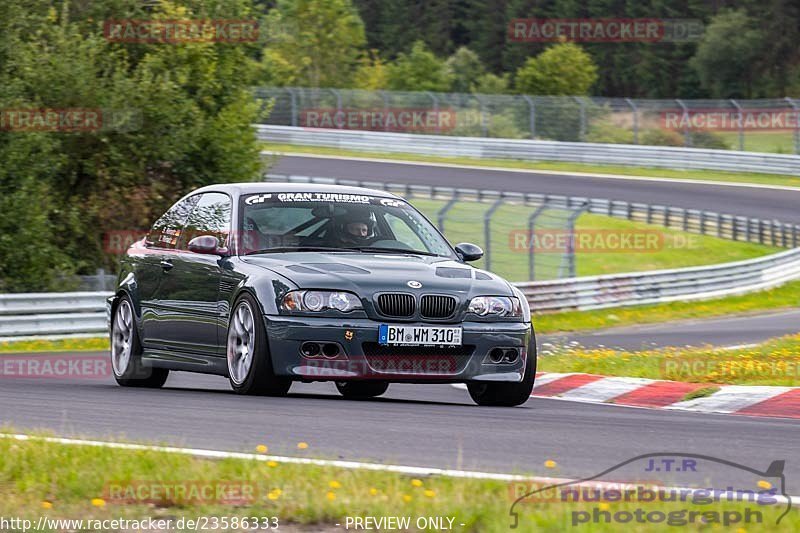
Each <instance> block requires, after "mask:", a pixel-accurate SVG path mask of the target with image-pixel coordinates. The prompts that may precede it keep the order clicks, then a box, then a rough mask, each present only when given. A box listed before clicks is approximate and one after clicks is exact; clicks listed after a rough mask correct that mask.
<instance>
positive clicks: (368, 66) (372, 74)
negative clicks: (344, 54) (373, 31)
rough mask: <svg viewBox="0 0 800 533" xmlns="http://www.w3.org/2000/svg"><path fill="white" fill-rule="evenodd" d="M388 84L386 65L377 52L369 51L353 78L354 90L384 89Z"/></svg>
mask: <svg viewBox="0 0 800 533" xmlns="http://www.w3.org/2000/svg"><path fill="white" fill-rule="evenodd" d="M388 83H389V80H388V73H387V70H386V65H385V64H384V62H383V60H382V59H381V57H380V56H379V55H378V51H377V50H370V54H369V56H364V57H363V58H362V59H361V62H360V63H359V65H358V68H357V69H356V72H355V75H354V76H353V86H354V87H355V88H356V89H366V90H373V91H374V90H378V89H384V88H386V85H387V84H388Z"/></svg>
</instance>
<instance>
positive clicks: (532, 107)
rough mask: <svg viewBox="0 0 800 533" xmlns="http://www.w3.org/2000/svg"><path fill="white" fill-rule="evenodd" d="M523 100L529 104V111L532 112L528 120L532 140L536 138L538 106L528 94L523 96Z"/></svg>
mask: <svg viewBox="0 0 800 533" xmlns="http://www.w3.org/2000/svg"><path fill="white" fill-rule="evenodd" d="M522 98H524V99H525V101H526V102H527V103H528V109H529V110H530V114H529V116H528V120H529V122H530V130H531V139H535V138H536V104H534V103H533V100H532V99H531V97H530V96H528V95H527V94H523V95H522Z"/></svg>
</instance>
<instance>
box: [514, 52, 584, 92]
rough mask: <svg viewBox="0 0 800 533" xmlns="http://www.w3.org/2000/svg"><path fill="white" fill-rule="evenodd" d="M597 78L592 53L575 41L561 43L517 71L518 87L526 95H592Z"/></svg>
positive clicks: (516, 84) (528, 61) (533, 58)
mask: <svg viewBox="0 0 800 533" xmlns="http://www.w3.org/2000/svg"><path fill="white" fill-rule="evenodd" d="M596 80H597V66H596V65H595V64H594V62H593V61H592V58H591V56H589V54H587V53H586V52H584V51H583V49H581V47H580V46H578V45H576V44H574V43H560V44H556V45H554V46H551V47H550V48H548V49H547V50H545V51H544V52H542V53H541V54H539V55H538V56H536V57H531V58H528V60H527V61H526V62H525V64H524V65H523V66H522V67H520V68H519V70H517V73H516V80H515V86H516V89H517V92H519V93H523V94H536V95H553V96H558V95H561V96H577V95H585V94H588V93H589V89H590V88H591V86H592V84H594V82H595V81H596Z"/></svg>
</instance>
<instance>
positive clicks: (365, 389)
mask: <svg viewBox="0 0 800 533" xmlns="http://www.w3.org/2000/svg"><path fill="white" fill-rule="evenodd" d="M336 388H337V389H338V390H339V394H341V395H342V396H344V397H345V398H348V399H351V400H363V399H367V398H374V397H376V396H380V395H381V394H383V393H384V392H386V390H387V389H388V388H389V382H388V381H337V382H336Z"/></svg>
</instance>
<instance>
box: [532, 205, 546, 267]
mask: <svg viewBox="0 0 800 533" xmlns="http://www.w3.org/2000/svg"><path fill="white" fill-rule="evenodd" d="M545 208H547V198H545V200H544V201H543V202H542V204H541V205H540V206H539V207H537V208H536V209H535V210H534V211H533V213H531V215H530V216H529V217H528V279H529V280H530V281H536V266H535V264H536V261H535V258H534V252H535V248H536V247H535V243H536V240H535V235H536V219H537V218H539V215H541V214H542V211H544V210H545Z"/></svg>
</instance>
